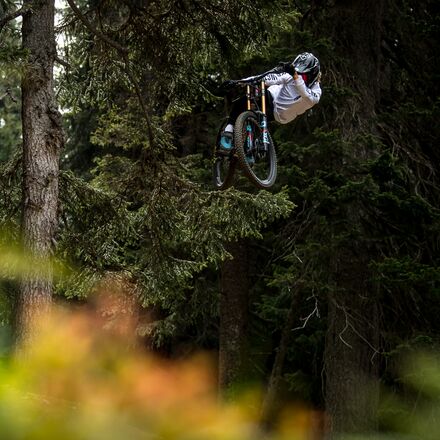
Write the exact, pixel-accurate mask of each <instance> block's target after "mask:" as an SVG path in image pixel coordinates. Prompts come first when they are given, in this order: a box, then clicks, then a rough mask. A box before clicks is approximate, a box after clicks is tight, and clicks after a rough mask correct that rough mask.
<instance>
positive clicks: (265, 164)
mask: <svg viewBox="0 0 440 440" xmlns="http://www.w3.org/2000/svg"><path fill="white" fill-rule="evenodd" d="M267 135H268V141H269V142H268V143H267V144H266V145H265V144H264V143H263V133H262V129H261V127H260V124H259V122H258V116H257V115H256V114H255V113H254V112H252V111H247V112H243V113H241V114H240V115H239V117H238V118H237V120H236V122H235V127H234V143H235V148H236V153H237V158H238V163H239V165H240V167H241V168H242V169H243V172H244V173H245V175H246V176H247V177H248V178H249V180H250V181H251V182H252V183H253V184H254V185H255V186H257V187H258V188H270V187H271V186H272V185H273V184H274V183H275V180H276V177H277V157H276V152H275V146H274V144H273V141H272V138H271V136H270V134H269V133H267Z"/></svg>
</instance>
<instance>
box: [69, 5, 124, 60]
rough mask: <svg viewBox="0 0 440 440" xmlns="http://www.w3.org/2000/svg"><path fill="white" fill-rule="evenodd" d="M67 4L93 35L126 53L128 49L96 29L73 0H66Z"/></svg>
mask: <svg viewBox="0 0 440 440" xmlns="http://www.w3.org/2000/svg"><path fill="white" fill-rule="evenodd" d="M66 1H67V3H68V4H69V6H70V7H71V9H72V11H73V13H74V14H75V15H76V17H77V18H78V20H80V21H81V23H82V24H83V25H84V26H85V27H86V28H87V29H88V30H89V31H90V32H91V33H92V34H94V35H96V36H97V37H98V38H99V39H100V40H102V41H105V42H106V43H107V44H108V45H109V46H111V47H113V48H114V49H116V50H117V51H119V52H122V53H123V54H127V53H128V49H127V48H126V47H124V46H122V45H120V44H119V43H117V42H116V41H114V40H112V39H111V38H110V37H108V36H107V35H105V34H104V33H102V32H101V31H99V30H98V29H96V27H95V26H93V25H92V23H90V21H89V20H87V18H86V17H85V16H84V14H83V13H82V12H81V11H80V10H79V8H78V6H76V4H75V2H74V1H73V0H66Z"/></svg>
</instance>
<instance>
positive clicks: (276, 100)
mask: <svg viewBox="0 0 440 440" xmlns="http://www.w3.org/2000/svg"><path fill="white" fill-rule="evenodd" d="M279 70H280V73H271V74H269V75H267V76H266V77H264V82H265V83H266V85H267V86H268V89H267V90H268V91H269V93H267V95H266V96H267V100H266V102H267V104H266V106H267V110H266V114H267V118H268V121H273V120H275V121H277V122H279V123H280V124H287V123H289V122H291V121H293V120H294V119H295V118H296V117H297V116H299V115H301V114H303V113H304V112H305V111H307V110H309V109H310V108H312V107H313V106H314V105H315V104H317V103H318V102H319V100H320V98H321V87H320V78H321V69H320V64H319V60H318V58H316V57H315V56H314V55H313V54H311V53H309V52H303V53H301V54H299V55H298V56H297V57H296V58H295V59H294V60H293V62H292V63H290V62H288V63H280V64H279ZM249 79H252V77H250V78H245V80H249ZM235 82H236V81H231V80H228V81H226V82H225V83H224V85H225V86H226V87H227V86H230V85H232V84H234V83H235ZM246 102H247V99H246V96H243V97H242V98H240V99H239V100H237V101H235V102H234V105H233V107H232V110H231V113H230V115H229V117H228V121H227V125H226V127H225V129H224V131H223V132H222V135H221V138H220V147H221V148H222V149H223V150H230V149H231V148H232V143H233V137H234V136H233V132H234V123H235V120H236V119H237V117H238V115H239V114H240V113H242V112H243V111H245V110H246Z"/></svg>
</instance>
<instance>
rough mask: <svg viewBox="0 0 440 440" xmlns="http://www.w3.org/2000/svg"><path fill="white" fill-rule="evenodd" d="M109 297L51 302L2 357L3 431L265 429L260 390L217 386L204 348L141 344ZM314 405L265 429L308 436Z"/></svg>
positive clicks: (3, 434)
mask: <svg viewBox="0 0 440 440" xmlns="http://www.w3.org/2000/svg"><path fill="white" fill-rule="evenodd" d="M109 298H111V297H106V296H101V297H100V299H99V300H96V301H95V302H94V303H93V305H90V304H89V305H88V306H87V307H86V308H80V309H79V310H76V311H73V310H72V308H69V309H67V308H63V307H59V308H54V309H53V311H52V313H51V315H50V316H48V317H45V318H44V320H43V322H40V323H39V324H38V325H37V326H36V328H35V330H34V332H35V336H36V337H35V340H34V343H33V344H30V345H29V346H28V347H25V348H22V349H21V350H19V351H17V354H16V356H14V357H8V358H3V359H2V361H1V364H0V438H5V439H9V440H15V439H17V440H18V439H46V440H50V439H61V438H62V439H104V438H105V439H164V440H166V439H182V440H183V439H194V440H195V439H200V440H202V439H206V440H208V439H209V440H215V439H225V440H235V439H236V440H245V439H256V438H260V436H263V434H262V433H261V432H260V430H259V428H258V413H259V401H260V399H259V394H258V393H256V392H250V393H247V394H245V395H243V396H242V398H241V399H239V400H238V401H237V402H235V403H234V404H222V403H220V402H219V400H218V398H217V393H216V379H215V376H216V375H215V370H214V368H213V362H212V359H210V356H209V355H197V356H195V357H193V358H191V359H185V360H174V361H171V360H164V359H160V358H158V357H154V356H153V355H148V354H146V353H145V351H141V350H138V347H137V345H136V341H135V340H134V339H133V335H134V332H133V328H132V326H133V321H132V318H131V317H130V316H129V315H125V316H123V317H120V319H119V320H118V321H117V322H113V325H112V326H111V328H109V327H108V326H106V318H105V317H103V314H102V313H100V311H101V310H102V309H108V308H109V307H111V304H110V303H109V302H111V301H112V299H109ZM312 416H313V414H312V413H309V412H307V411H306V410H305V409H300V408H297V409H295V410H291V411H288V412H286V415H285V419H284V421H282V423H281V424H280V426H279V429H278V430H277V432H276V433H273V434H271V435H269V434H267V435H266V434H265V435H264V438H270V439H286V440H287V439H289V440H294V439H298V440H299V439H306V438H309V437H308V435H309V433H310V432H311V429H312V427H313V417H312Z"/></svg>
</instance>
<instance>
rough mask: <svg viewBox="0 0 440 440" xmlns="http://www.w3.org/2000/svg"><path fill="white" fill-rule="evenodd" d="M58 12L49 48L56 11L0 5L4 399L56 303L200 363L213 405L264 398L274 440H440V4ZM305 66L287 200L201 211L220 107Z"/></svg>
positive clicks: (286, 134) (102, 7)
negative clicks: (285, 66)
mask: <svg viewBox="0 0 440 440" xmlns="http://www.w3.org/2000/svg"><path fill="white" fill-rule="evenodd" d="M58 6H59V9H58V10H57V25H56V26H55V27H54V26H53V20H54V18H55V14H54V2H53V1H52V0H41V1H32V0H29V1H24V2H17V1H8V0H1V1H0V25H1V26H0V31H1V34H0V38H1V39H0V62H1V64H0V160H1V168H0V222H1V226H2V230H1V231H2V232H1V236H0V251H1V256H0V271H1V272H0V274H1V276H2V278H1V281H0V317H1V325H2V335H3V336H2V341H3V342H2V353H3V362H4V370H5V371H6V373H5V374H6V377H9V376H8V374H9V373H11V371H12V370H8V368H11V367H10V365H12V364H11V362H12V360H11V359H12V358H13V356H12V354H11V353H12V352H13V351H14V347H16V346H17V344H18V346H21V344H23V342H24V341H32V342H31V345H32V346H38V344H39V343H40V342H44V340H43V341H42V339H44V338H43V336H42V335H39V336H38V335H37V333H36V330H35V327H34V319H35V317H37V316H40V315H41V316H44V313H45V312H46V311H47V309H48V307H50V305H51V304H53V303H56V304H60V305H62V307H63V308H64V309H67V310H75V311H76V310H86V311H90V310H91V309H93V310H94V312H95V313H96V316H99V320H98V322H99V323H101V327H105V328H106V329H109V328H110V330H109V331H111V330H114V329H115V328H116V327H118V325H119V324H118V323H120V320H121V319H125V318H127V317H129V318H130V319H129V322H130V324H129V325H128V327H127V328H128V329H129V330H127V329H125V333H124V335H125V336H126V338H127V340H126V343H127V344H129V345H130V344H131V345H135V346H136V347H137V348H142V350H148V351H149V352H154V353H156V354H158V355H160V356H161V357H163V358H166V359H173V360H182V359H188V358H191V356H192V355H194V354H195V353H199V352H202V351H203V352H207V353H212V356H211V357H213V358H215V359H216V362H215V364H216V374H217V377H218V386H219V389H220V391H221V394H222V395H223V396H224V398H225V399H226V400H229V401H237V400H239V399H240V397H239V396H243V395H244V394H245V390H247V389H255V388H259V389H261V390H262V392H261V396H260V397H259V398H257V397H255V398H254V399H253V404H252V405H254V406H258V408H259V410H258V411H259V419H260V421H261V424H262V425H263V426H264V427H265V428H266V429H269V431H270V429H271V428H273V427H276V426H278V424H277V423H278V422H277V421H278V420H280V419H279V417H280V414H283V412H282V408H283V406H284V405H285V404H287V403H290V404H291V405H293V404H295V405H299V404H300V405H301V408H302V410H301V411H305V410H304V408H308V410H307V411H306V413H307V414H308V416H307V417H308V418H307V420H308V422H307V423H308V424H307V429H305V431H304V432H306V434H307V433H310V432H311V431H313V432H316V433H317V434H316V435H318V436H319V435H324V433H329V432H331V433H332V434H333V435H335V436H336V435H338V434H340V433H351V434H353V433H361V434H364V433H371V432H373V433H376V434H374V435H377V436H379V433H381V434H380V435H384V436H385V435H386V434H387V433H392V434H390V435H394V434H396V433H402V434H408V435H413V436H414V437H415V438H418V437H417V436H419V438H435V432H436V429H434V428H433V426H437V427H438V426H439V424H440V420H439V419H438V412H439V411H440V404H439V402H440V392H439V391H440V390H439V387H438V378H439V377H440V368H439V367H438V359H437V357H436V355H435V353H436V351H437V349H438V342H439V341H438V339H439V323H438V319H437V317H438V314H439V311H440V302H439V282H440V269H439V265H438V261H439V253H438V249H439V238H440V237H439V232H440V229H439V227H440V217H439V208H438V206H439V176H438V163H439V151H438V150H437V139H438V134H439V124H438V121H439V86H438V84H439V72H440V69H439V62H438V59H437V57H436V52H437V49H438V41H439V26H440V24H439V14H438V10H437V9H438V6H437V2H435V1H429V0H427V1H417V2H416V1H411V0H377V1H375V2H368V1H363V0H353V1H346V0H332V1H330V0H319V1H318V0H316V1H289V0H286V1H281V0H278V1H274V2H271V3H268V2H264V1H259V0H254V1H252V2H250V1H249V2H248V1H247V0H243V1H227V0H225V1H222V2H220V1H204V0H198V1H195V0H194V1H193V0H187V1H185V0H181V1H179V0H173V1H162V0H157V1H153V0H152V1H148V0H124V1H112V0H77V1H73V0H67V2H66V4H61V3H60V4H59V5H58ZM51 23H52V24H51ZM55 38H58V42H59V44H58V48H57V50H55V45H54V41H55ZM303 51H310V52H313V53H314V54H315V55H316V56H317V57H318V58H319V59H320V61H321V66H322V89H323V96H322V99H321V102H320V103H319V105H318V106H316V107H314V108H313V109H312V110H311V111H309V112H308V113H307V114H306V115H303V116H301V117H299V118H297V119H296V120H295V121H294V122H293V123H291V124H288V125H285V126H280V125H276V124H274V125H273V126H271V127H270V129H271V133H272V136H273V138H274V140H275V143H276V147H277V155H278V161H279V173H278V180H277V183H276V185H275V186H274V188H272V189H271V190H270V191H257V190H256V189H254V188H252V187H251V186H250V184H248V183H247V182H246V181H245V180H242V179H238V180H237V182H236V185H235V187H234V188H233V189H231V190H228V191H223V192H216V191H214V190H213V186H212V183H211V166H212V165H211V164H212V150H213V143H214V141H215V137H216V131H217V129H218V127H219V125H220V123H221V121H222V119H223V118H224V117H225V108H224V102H223V99H222V98H219V97H217V96H216V90H217V88H218V86H219V85H220V84H221V82H222V81H223V80H224V79H227V78H242V77H245V76H249V75H252V74H256V73H260V72H263V71H265V70H267V69H269V68H271V67H273V66H275V65H276V64H277V63H278V62H279V61H286V60H291V59H293V57H294V56H295V55H296V54H298V53H300V52H303ZM54 64H55V66H56V68H55V74H54V75H53V74H52V66H53V65H54ZM57 109H60V110H61V112H60V111H59V110H57ZM35 121H38V123H36V122H35ZM58 167H59V168H58ZM29 257H31V258H32V260H31V261H32V262H31V263H29V260H28V258H29ZM31 266H32V270H30V269H29V268H30V267H31ZM103 293H106V298H107V299H106V300H105V301H103V302H102V301H99V300H98V299H97V298H100V297H101V296H102V294H103ZM121 317H122V318H121ZM62 322H63V321H61V323H62ZM124 322H125V321H124ZM61 323H60V322H58V325H59V327H63V324H61ZM124 328H125V327H124ZM57 331H61V329H58V330H55V333H56V332H57ZM79 333H80V334H81V332H79ZM127 333H129V335H128V334H127ZM43 335H44V332H43ZM46 336H47V334H46ZM122 345H124V344H122ZM415 353H424V355H423V356H422V355H421V354H419V355H418V356H416V357H412V356H411V355H413V354H415ZM426 353H430V356H428V357H427V356H426ZM89 355H90V356H92V357H93V355H94V353H93V350H92V351H91V353H89ZM120 356H122V354H120ZM122 357H123V356H122ZM421 359H423V361H421ZM84 363H85V361H84ZM34 367H35V366H34ZM35 368H36V367H35ZM41 368H42V369H43V370H44V369H46V370H47V371H46V374H49V372H50V371H51V367H50V365H47V364H44V363H43V364H42V366H41ZM75 368H79V369H80V370H82V369H83V368H84V370H87V368H85V367H84V365H83V364H78V365H77V366H76V367H75ZM36 369H37V368H36ZM103 370H104V371H105V372H106V374H107V373H108V371H107V367H106V366H104V367H103ZM182 370H185V368H184V367H182ZM73 371H75V370H73ZM73 371H70V370H68V369H66V372H69V376H70V375H71V376H74V375H75V373H74V372H73ZM416 373H418V374H416ZM11 374H12V373H11ZM12 375H13V374H12ZM201 376H202V375H201ZM13 377H15V376H13ZM142 377H143V376H142V375H140V378H142ZM66 380H67V379H66ZM66 383H69V381H68V380H67V382H66ZM61 388H63V387H61ZM65 388H66V389H70V388H69V385H65ZM5 395H6V394H2V396H3V397H2V399H3V400H2V404H1V411H0V412H1V418H2V420H7V421H8V423H9V424H10V429H11V431H10V432H13V433H15V434H14V435H16V437H12V434H11V437H10V438H21V437H19V434H16V433H17V432H18V428H17V426H22V425H23V423H22V421H20V423H19V422H16V424H14V423H15V422H13V421H11V420H15V419H14V418H12V419H11V418H10V417H9V416H7V414H9V412H7V411H6V409H5V408H7V407H8V405H9V403H10V401H9V400H8V399H7V398H6V397H5ZM59 397H60V398H61V399H63V400H64V399H66V400H69V395H68V393H67V394H66V395H64V394H63V392H61V393H60V396H59ZM37 400H38V399H37ZM19 402H21V403H20V404H19V409H18V410H17V411H22V412H23V413H25V412H26V411H25V410H24V406H23V403H22V401H21V400H19ZM255 402H259V404H256V403H255ZM20 405H21V406H20ZM243 405H245V406H246V405H250V404H249V403H248V404H243ZM252 405H251V406H252ZM301 411H300V412H301ZM32 414H34V413H32V412H30V413H29V414H28V417H29V418H32ZM63 420H64V419H63ZM228 420H229V419H228ZM291 420H296V425H295V426H294V427H293V428H292V429H293V430H294V431H295V430H296V431H295V432H299V431H298V430H300V428H299V426H302V425H301V422H300V421H298V420H297V419H295V418H294V417H293V416H292V419H291ZM58 421H59V420H58ZM229 421H230V420H229ZM61 425H62V426H63V428H62V429H65V430H67V431H69V429H70V428H68V427H67V426H68V423H67V422H65V421H64V422H63V423H61ZM5 426H6V425H5ZM8 426H9V425H8ZM29 426H31V428H29V429H30V430H32V429H35V426H34V425H32V424H31V425H29ZM87 426H88V425H87ZM58 428H59V429H61V428H60V427H59V426H58ZM58 428H57V429H58ZM42 429H43V428H42ZM44 429H49V428H47V426H46V425H45V427H44ZM44 429H43V431H44ZM309 431H310V432H309ZM29 432H31V431H29ZM69 432H70V431H69ZM72 432H73V431H72ZM109 432H111V431H109ZM306 434H304V435H306ZM72 435H73V438H76V437H75V436H74V434H72ZM113 435H114V436H115V438H119V437H118V434H117V433H113ZM225 435H226V434H225ZM234 435H235V434H234ZM280 435H282V434H280ZM298 435H299V434H298ZM307 435H308V434H307ZM396 435H397V434H396ZM121 436H122V435H121ZM30 438H33V437H30ZM35 438H39V437H37V436H36V437H35ZM54 438H56V436H55V434H54ZM90 438H96V437H93V435H92V434H90ZM140 438H143V437H140ZM164 438H168V437H166V436H165V435H164ZM169 438H175V437H169ZM176 438H180V437H176ZM182 438H183V437H182ZM191 438H192V437H191ZM201 438H205V437H201ZM207 438H215V437H207ZM218 438H247V437H244V435H243V436H242V437H240V436H238V437H233V436H232V434H231V437H226V436H225V437H218ZM249 438H253V437H252V436H250V437H249ZM280 438H282V437H280ZM286 438H293V437H292V436H291V437H286ZM298 438H303V437H298ZM304 438H306V437H304ZM393 438H395V437H393Z"/></svg>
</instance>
